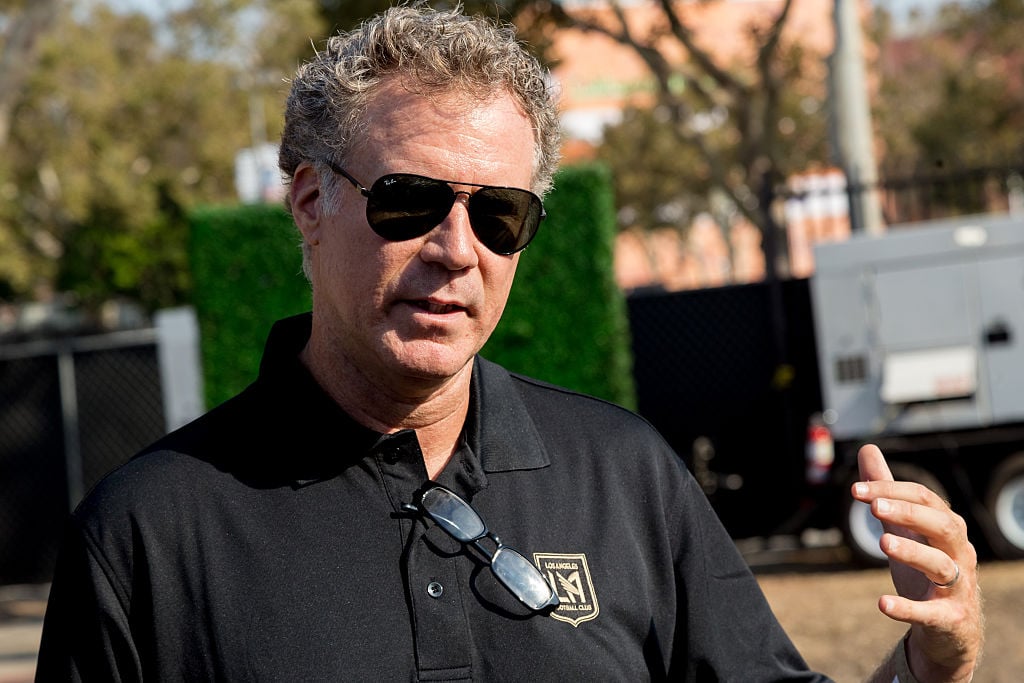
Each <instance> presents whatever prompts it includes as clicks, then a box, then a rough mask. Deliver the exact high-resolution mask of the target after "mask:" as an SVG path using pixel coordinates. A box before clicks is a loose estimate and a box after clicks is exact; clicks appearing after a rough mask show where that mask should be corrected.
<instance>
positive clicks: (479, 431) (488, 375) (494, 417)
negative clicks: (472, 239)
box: [466, 356, 551, 472]
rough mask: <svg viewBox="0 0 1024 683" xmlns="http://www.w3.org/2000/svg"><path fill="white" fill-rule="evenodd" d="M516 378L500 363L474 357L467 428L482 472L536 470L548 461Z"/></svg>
mask: <svg viewBox="0 0 1024 683" xmlns="http://www.w3.org/2000/svg"><path fill="white" fill-rule="evenodd" d="M518 381H519V380H516V379H514V378H513V377H512V375H510V374H509V372H508V371H507V370H505V368H503V367H501V366H500V365H497V364H495V363H492V362H490V361H489V360H486V359H485V358H482V357H480V356H477V357H476V359H475V361H474V365H473V380H472V393H471V395H470V404H469V411H470V414H469V416H468V417H467V420H466V427H467V430H469V444H470V446H471V447H472V448H473V450H474V451H475V452H476V453H477V454H478V456H479V457H480V461H481V463H482V464H483V468H484V471H485V472H512V471H515V470H535V469H540V468H542V467H547V466H548V465H550V464H551V460H550V458H549V457H548V452H547V449H546V448H545V447H544V440H543V439H541V436H540V432H539V431H537V425H536V424H534V422H533V417H532V416H531V415H530V412H529V410H527V408H526V404H525V403H524V402H523V398H522V395H521V394H520V392H519V389H518V388H517V382H518ZM483 405H486V406H487V409H486V411H485V410H483V409H482V408H481V406H483Z"/></svg>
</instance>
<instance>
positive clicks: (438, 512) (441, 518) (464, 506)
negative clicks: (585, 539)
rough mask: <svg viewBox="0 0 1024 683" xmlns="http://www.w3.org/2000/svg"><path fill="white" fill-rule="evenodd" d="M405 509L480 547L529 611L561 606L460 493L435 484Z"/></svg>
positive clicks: (530, 567) (529, 565)
mask: <svg viewBox="0 0 1024 683" xmlns="http://www.w3.org/2000/svg"><path fill="white" fill-rule="evenodd" d="M402 507H403V508H404V509H405V510H406V511H407V512H414V513H418V514H422V515H425V516H426V517H428V518H430V519H431V520H433V521H434V523H435V524H437V525H438V526H439V527H440V528H441V529H443V530H444V531H445V532H446V533H447V534H448V535H449V536H451V537H452V538H454V539H455V540H456V541H459V542H460V543H463V544H465V545H470V546H472V547H474V548H476V550H477V551H478V552H479V553H480V554H481V555H482V556H483V557H484V558H485V559H486V560H487V563H488V564H489V565H490V567H491V571H492V572H493V573H494V576H496V577H497V579H498V581H500V582H501V584H502V585H503V586H505V588H507V589H508V591H509V592H510V593H512V595H514V596H516V598H517V599H518V600H519V602H521V603H523V604H524V605H525V606H526V607H528V608H529V609H531V610H533V611H534V612H544V611H547V610H549V609H551V608H553V607H557V606H558V595H557V594H556V593H555V591H554V589H552V588H551V584H549V583H548V582H547V579H545V578H544V575H543V574H541V573H540V570H539V569H537V567H536V566H534V565H533V564H532V563H531V562H530V561H529V560H527V559H526V558H525V557H523V556H522V555H521V554H519V553H518V552H516V551H515V550H513V549H512V548H509V547H507V546H505V545H504V544H503V543H502V542H501V539H499V538H498V537H497V536H496V535H494V534H492V533H491V532H490V531H488V530H487V525H486V524H484V520H483V518H482V517H480V515H479V514H478V513H477V511H476V510H474V509H473V506H472V505H470V504H469V503H467V502H466V501H465V500H463V499H462V498H460V497H459V496H458V495H457V494H456V493H454V492H452V491H450V490H448V489H446V488H445V487H443V486H441V485H440V484H434V485H432V486H431V487H430V488H427V489H426V490H424V491H423V493H421V494H420V495H419V497H418V500H417V501H416V503H415V504H409V503H406V504H405V505H403V506H402ZM484 538H489V539H491V541H492V542H493V543H494V545H495V548H494V550H493V551H491V550H490V549H488V548H487V547H486V546H485V545H484V544H483V543H482V542H481V541H482V540H483V539H484Z"/></svg>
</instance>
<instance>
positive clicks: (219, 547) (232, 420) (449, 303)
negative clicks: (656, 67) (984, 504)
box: [39, 7, 980, 683]
mask: <svg viewBox="0 0 1024 683" xmlns="http://www.w3.org/2000/svg"><path fill="white" fill-rule="evenodd" d="M557 129H558V122H557V117H556V111H555V107H554V103H553V102H552V100H551V98H550V96H549V93H548V88H547V85H546V83H545V78H544V74H543V72H542V70H541V69H540V67H539V66H538V65H537V63H536V62H535V61H534V60H532V59H531V58H529V57H528V56H527V55H526V54H525V53H524V52H523V50H522V49H521V48H520V47H519V46H518V45H517V44H516V43H515V41H514V38H513V36H512V34H511V32H509V31H507V30H505V29H499V28H495V27H494V26H492V25H491V24H490V23H488V22H486V21H484V20H480V19H468V18H465V17H461V16H459V15H458V14H456V13H447V12H434V11H431V10H429V9H425V8H422V7H400V8H394V9H392V10H389V11H388V12H386V13H384V14H383V15H381V16H378V17H375V18H374V19H372V20H370V21H368V22H367V23H366V24H364V25H363V26H362V27H361V28H360V29H359V30H357V31H355V32H353V33H351V34H343V35H339V36H337V37H335V38H333V39H332V40H331V41H330V42H329V43H328V45H327V47H326V49H325V50H323V51H321V52H320V53H319V54H318V55H317V56H316V58H315V59H314V60H313V61H312V62H311V63H309V64H306V65H304V66H303V67H301V68H300V69H299V71H298V73H297V75H296V78H295V80H294V82H293V84H292V91H291V95H290V98H289V101H288V105H287V113H286V126H285V132H284V135H283V140H282V146H281V168H282V170H283V172H284V173H285V175H286V176H287V177H288V178H289V180H290V189H289V198H288V204H289V207H290V210H291V212H292V215H293V216H294V219H295V223H296V225H297V227H298V229H299V231H300V233H301V234H302V239H303V252H304V267H305V270H306V272H307V275H308V276H309V278H310V281H311V283H312V287H313V311H312V315H311V316H304V317H299V318H294V319H289V320H285V321H282V322H280V323H278V324H277V325H276V326H275V328H274V330H273V331H272V332H271V335H270V338H269V340H268V342H267V349H266V352H265V356H264V359H263V363H262V365H261V369H260V374H259V378H258V379H257V381H256V382H255V383H254V384H253V385H251V386H250V387H249V388H248V389H246V391H244V392H243V393H242V394H240V395H239V396H238V397H236V398H234V399H232V400H231V401H228V402H227V403H225V404H224V405H222V406H220V407H218V408H216V409H214V410H213V411H211V412H210V413H209V414H207V415H206V416H204V417H203V418H200V419H199V420H197V421H196V422H194V423H193V424H191V425H188V426H186V427H185V428H183V429H181V430H179V431H178V432H175V433H173V434H171V435H169V436H168V437H166V438H164V439H163V440H161V441H160V442H158V443H157V444H156V445H154V446H153V447H151V448H150V449H148V450H147V451H146V452H145V453H144V454H142V455H141V456H140V457H137V458H135V459H134V460H133V461H132V462H130V463H129V464H128V465H126V466H124V467H122V468H121V469H119V470H117V471H116V472H114V473H113V474H112V475H110V476H109V477H107V478H106V479H105V480H104V481H103V482H102V483H101V484H100V485H99V486H98V487H97V488H96V489H95V490H94V491H93V492H92V493H91V494H90V496H89V497H88V498H87V499H86V501H85V502H84V503H83V504H82V505H81V506H80V507H79V509H78V510H77V511H76V512H75V515H74V517H73V520H72V522H71V525H70V530H69V534H68V540H67V545H66V547H65V550H64V552H63V554H62V557H61V560H60V562H59V566H58V569H57V573H56V576H55V579H54V583H53V587H52V593H51V600H50V605H49V608H48V612H47V617H46V623H45V627H44V636H43V642H42V647H41V652H40V660H39V678H40V679H41V680H57V679H60V680H67V679H87V680H108V679H109V680H136V679H141V678H147V679H152V680H181V679H186V680H215V679H216V680H250V679H254V680H272V681H281V680H302V681H311V680H339V679H356V680H363V679H372V680H387V681H390V680H419V681H422V680H519V679H524V680H550V679H554V678H556V677H565V678H569V679H573V680H576V679H585V678H587V679H599V680H644V679H673V680H676V679H679V680H731V681H761V680H783V679H787V680H823V677H821V676H819V675H817V674H813V673H811V672H808V671H807V670H806V665H805V664H804V662H803V661H802V659H801V658H800V656H799V655H798V654H797V653H796V651H795V650H794V648H793V646H792V645H791V643H790V642H789V640H788V639H787V638H786V636H785V634H784V633H783V632H782V630H781V628H780V627H779V625H778V624H777V622H776V621H775V619H774V618H773V616H772V614H771V611H770V610H769V608H768V606H767V604H766V602H765V600H764V598H763V596H762V595H761V593H760V591H759V589H758V587H757V583H756V581H755V580H754V578H753V577H752V575H751V574H750V572H749V570H748V569H747V567H746V566H745V565H744V563H743V561H742V559H741V558H740V557H739V556H738V554H737V553H736V550H735V548H734V546H733V544H732V543H731V541H730V539H729V538H728V536H727V535H726V534H725V532H724V531H723V529H722V527H721V525H720V524H718V522H717V520H716V519H715V517H714V515H713V513H712V511H711V510H710V507H709V506H708V504H707V501H706V499H705V497H704V496H703V495H702V493H701V491H700V489H699V488H698V487H697V486H696V485H695V484H694V481H693V479H692V477H690V476H689V474H688V473H687V472H686V471H685V469H684V467H683V466H682V465H681V462H680V460H679V458H678V457H677V456H676V455H675V454H674V453H672V451H671V449H670V448H669V447H668V446H667V445H666V444H665V443H664V441H662V440H661V439H660V437H659V436H658V435H657V434H655V433H654V432H653V430H652V429H651V428H650V426H649V425H648V424H647V423H646V422H644V421H643V420H641V419H639V418H637V417H636V416H634V415H632V414H630V413H628V412H627V411H625V410H622V409H620V408H617V407H615V406H612V405H609V404H606V403H604V402H601V401H598V400H596V399H591V398H587V397H583V396H579V395H576V394H574V393H572V392H569V391H565V390H562V389H558V388H555V387H551V386H548V385H545V384H542V383H539V382H536V381H533V380H530V379H527V378H523V377H518V376H514V375H510V374H509V373H507V372H506V371H505V370H503V369H502V368H500V367H498V366H495V365H493V364H490V363H488V362H487V361H485V360H483V359H480V358H478V357H477V356H476V354H477V352H478V351H479V349H480V348H481V347H482V346H483V344H484V341H485V340H486V339H487V337H488V335H490V333H491V331H492V330H493V329H494V327H495V325H496V324H497V322H498V319H499V317H500V316H501V312H502V310H503V307H504V305H505V302H506V299H507V297H508V293H509V289H510V288H511V286H512V280H513V276H514V274H515V270H516V264H517V263H518V259H519V257H520V256H519V251H520V250H521V248H522V247H524V246H525V245H526V244H527V243H528V242H529V240H530V238H531V237H532V235H533V234H534V232H535V231H536V229H537V227H538V224H539V223H540V220H541V217H542V215H543V212H542V208H541V203H540V199H539V198H538V197H537V196H536V195H542V194H543V192H544V191H545V190H546V189H547V188H548V187H549V186H550V182H551V177H552V174H553V172H554V168H555V165H556V162H557V149H558V136H557ZM534 193H536V194H534ZM862 466H863V472H864V476H865V479H866V480H867V483H866V484H865V485H864V486H863V488H862V489H858V490H857V491H856V495H857V497H858V498H859V499H861V500H864V501H866V502H870V503H871V504H872V506H873V509H874V510H875V512H876V514H877V516H878V517H879V518H880V519H882V520H883V521H885V522H887V523H891V524H893V525H902V526H903V527H905V529H904V530H903V531H902V532H901V533H903V534H906V535H907V536H909V535H915V537H917V538H920V539H922V542H918V541H911V540H909V539H908V538H906V537H905V536H897V535H887V536H885V538H884V541H883V547H884V549H885V550H886V552H887V553H889V555H890V556H891V557H892V558H893V559H894V560H897V561H899V562H902V563H905V565H906V567H905V569H906V570H907V576H904V575H903V574H902V573H901V572H894V576H895V578H896V580H897V586H898V587H899V588H900V590H901V592H904V593H906V594H908V595H909V596H910V598H909V599H908V598H904V597H895V596H888V597H883V598H882V599H881V602H880V607H881V609H882V611H883V612H884V613H886V614H887V615H889V616H890V617H892V618H895V619H899V620H902V621H906V622H908V623H910V624H911V625H912V626H911V630H910V632H909V637H908V638H907V639H906V642H905V643H903V642H901V643H900V644H899V645H898V646H897V647H896V648H895V650H894V652H893V656H892V657H891V658H890V661H887V662H885V663H884V664H883V666H882V668H881V669H880V671H879V673H878V674H877V676H876V678H877V680H879V681H885V683H889V681H892V680H893V677H894V675H897V674H898V673H900V672H902V676H903V677H902V678H901V679H900V680H904V681H906V680H911V679H910V678H909V675H910V674H909V672H910V671H912V672H913V675H914V676H916V677H917V678H918V679H920V680H921V681H962V680H968V679H969V678H970V675H971V672H972V671H973V667H974V664H975V661H976V659H977V656H978V651H979V649H980V615H979V607H978V602H977V597H976V574H975V566H976V559H975V556H974V550H973V548H972V547H971V545H970V543H969V542H968V540H967V538H966V534H965V532H964V525H963V521H962V520H961V519H960V518H959V517H957V516H956V515H955V514H953V513H952V512H951V511H950V510H949V508H948V507H947V506H946V505H945V504H944V503H943V502H942V501H941V500H939V499H938V498H937V497H936V496H935V495H934V494H931V493H930V492H928V491H927V490H925V489H923V488H922V487H919V486H916V485H913V484H905V483H894V482H892V481H891V477H890V476H889V475H888V470H887V469H886V466H885V463H884V460H883V459H882V457H881V454H880V453H878V451H877V449H873V448H866V449H865V450H864V451H863V452H862ZM487 525H490V527H488V526H487ZM894 528H895V527H894ZM498 535H500V538H501V539H504V540H505V541H507V542H508V543H509V545H510V546H512V547H514V548H515V549H516V550H512V549H511V548H509V547H508V546H505V545H504V542H503V541H502V540H499V536H498ZM517 551H518V552H517ZM939 584H942V585H939ZM919 589H920V591H921V592H920V593H913V594H911V593H909V591H913V590H919ZM908 660H909V671H908V664H907V661H908Z"/></svg>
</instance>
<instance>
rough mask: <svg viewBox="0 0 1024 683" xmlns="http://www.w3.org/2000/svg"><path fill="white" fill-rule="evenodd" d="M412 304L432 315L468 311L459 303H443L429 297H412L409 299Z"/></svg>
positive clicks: (408, 301)
mask: <svg viewBox="0 0 1024 683" xmlns="http://www.w3.org/2000/svg"><path fill="white" fill-rule="evenodd" d="M406 303H408V304H409V305H410V306H412V307H414V308H418V309H419V310H421V311H424V312H426V313H430V314H431V315H449V314H451V313H466V312H467V310H468V309H467V308H466V307H465V306H460V305H459V304H452V303H442V302H438V301H429V300H427V299H411V300H407V301H406Z"/></svg>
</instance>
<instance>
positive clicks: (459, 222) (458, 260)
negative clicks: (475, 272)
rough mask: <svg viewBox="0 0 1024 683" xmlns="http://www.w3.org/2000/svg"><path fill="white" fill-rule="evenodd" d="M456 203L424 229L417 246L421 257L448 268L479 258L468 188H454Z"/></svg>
mask: <svg viewBox="0 0 1024 683" xmlns="http://www.w3.org/2000/svg"><path fill="white" fill-rule="evenodd" d="M455 194H456V197H455V203H454V204H453V205H452V208H451V211H449V212H448V216H446V217H445V219H444V220H443V221H442V222H441V223H440V224H438V225H437V227H435V228H434V229H433V230H431V231H430V232H429V233H427V240H426V242H424V244H423V247H422V249H420V258H422V259H423V260H424V261H426V262H428V263H438V264H440V265H443V266H444V267H445V268H447V269H448V270H463V269H465V268H472V267H473V266H475V265H476V264H477V263H478V262H479V255H478V253H477V248H478V246H480V245H479V244H478V241H477V239H476V235H475V234H474V233H473V227H472V226H471V225H470V223H469V211H468V208H469V207H468V200H469V193H468V192H456V193H455Z"/></svg>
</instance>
